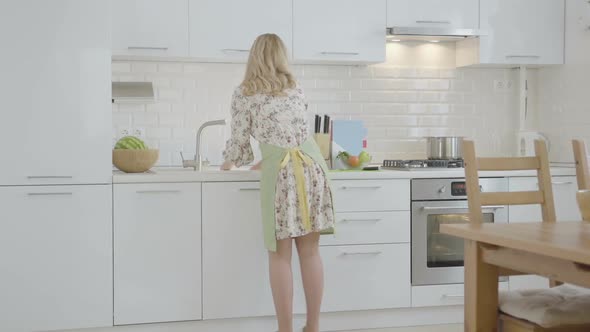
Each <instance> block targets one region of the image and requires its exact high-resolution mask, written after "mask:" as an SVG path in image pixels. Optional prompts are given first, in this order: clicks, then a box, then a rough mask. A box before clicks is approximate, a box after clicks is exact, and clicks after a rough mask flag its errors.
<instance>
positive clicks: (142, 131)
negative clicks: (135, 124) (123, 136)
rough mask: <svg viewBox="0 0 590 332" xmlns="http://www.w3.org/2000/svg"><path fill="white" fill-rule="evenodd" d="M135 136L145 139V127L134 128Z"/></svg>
mask: <svg viewBox="0 0 590 332" xmlns="http://www.w3.org/2000/svg"><path fill="white" fill-rule="evenodd" d="M133 136H135V137H137V138H140V139H145V128H134V129H133Z"/></svg>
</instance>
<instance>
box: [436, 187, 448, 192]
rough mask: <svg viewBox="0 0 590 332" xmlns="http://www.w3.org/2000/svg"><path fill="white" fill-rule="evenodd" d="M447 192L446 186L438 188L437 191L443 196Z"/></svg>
mask: <svg viewBox="0 0 590 332" xmlns="http://www.w3.org/2000/svg"><path fill="white" fill-rule="evenodd" d="M446 192H447V186H442V187H440V189H439V190H438V193H439V194H444V193H446Z"/></svg>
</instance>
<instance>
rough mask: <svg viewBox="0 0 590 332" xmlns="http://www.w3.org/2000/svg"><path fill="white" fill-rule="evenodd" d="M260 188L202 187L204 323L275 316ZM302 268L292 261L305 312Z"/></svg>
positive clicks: (248, 184)
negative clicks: (299, 269)
mask: <svg viewBox="0 0 590 332" xmlns="http://www.w3.org/2000/svg"><path fill="white" fill-rule="evenodd" d="M259 185H260V184H259V183H258V182H233V183H232V182H226V183H204V184H203V319H221V318H236V317H256V316H272V315H274V312H275V311H274V306H273V301H272V293H271V289H270V283H269V276H268V253H267V251H266V249H265V248H264V241H263V233H262V221H261V211H260V191H259ZM293 249H294V250H293V251H294V252H295V248H293ZM298 266H299V265H298V263H297V260H295V259H294V260H293V274H294V280H295V281H294V289H295V291H294V294H295V300H294V308H295V311H296V312H300V313H301V312H304V310H305V305H304V303H305V302H304V300H303V295H302V291H301V277H300V273H299V271H298Z"/></svg>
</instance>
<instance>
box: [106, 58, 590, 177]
mask: <svg viewBox="0 0 590 332" xmlns="http://www.w3.org/2000/svg"><path fill="white" fill-rule="evenodd" d="M390 48H391V47H388V49H390ZM423 49H426V48H423ZM432 51H433V52H435V53H434V54H432V55H430V54H429V58H430V60H428V63H424V65H423V66H421V65H420V61H422V60H421V59H424V58H425V57H424V56H415V58H416V59H409V57H411V56H412V55H416V54H413V53H412V52H414V51H412V49H411V48H406V49H405V50H404V52H403V53H401V54H397V55H396V56H391V54H390V56H388V59H390V62H388V63H386V64H378V65H372V66H357V65H354V66H342V65H338V66H332V65H295V66H293V67H292V70H293V73H294V75H295V76H296V77H297V78H298V79H299V83H300V84H301V86H302V87H303V88H304V90H305V94H306V97H307V100H308V104H309V105H308V112H309V114H310V116H309V119H310V122H311V121H312V120H313V114H321V115H323V114H329V115H330V116H331V117H332V118H333V119H360V120H363V121H364V123H365V126H366V127H367V129H368V139H369V142H368V150H369V152H370V153H371V154H372V155H373V156H374V161H375V162H381V160H383V159H384V158H390V159H391V158H398V159H399V158H404V159H410V158H424V157H425V152H426V151H425V142H424V140H423V139H422V137H423V136H430V135H459V134H460V135H466V136H468V137H473V138H474V139H476V141H477V142H478V143H479V142H480V141H481V142H484V141H486V140H490V137H489V135H492V134H493V135H495V136H494V139H493V140H491V141H492V142H487V143H482V144H478V151H481V153H482V154H486V155H509V154H511V153H512V152H513V150H514V149H512V145H513V143H514V137H515V133H516V130H517V128H516V127H515V121H516V119H517V117H518V98H517V97H518V95H517V93H516V88H515V89H514V91H509V92H505V93H496V92H495V91H494V85H493V80H494V79H511V80H514V84H517V83H518V76H517V75H516V74H515V72H514V71H513V70H511V69H497V68H467V69H455V68H448V65H447V63H448V62H449V61H448V60H449V59H451V58H454V53H452V54H451V53H450V52H454V51H453V50H452V48H450V47H441V48H435V49H433V50H432ZM415 52H417V51H415ZM436 52H439V53H436ZM438 55H440V58H441V59H442V60H441V62H440V63H441V67H440V68H439V67H436V66H435V65H436V64H435V63H433V62H432V61H433V60H432V57H435V58H436V56H438ZM396 57H397V59H399V57H402V58H403V57H406V58H404V59H401V60H399V62H398V61H397V60H396ZM408 64H411V66H408ZM445 66H447V67H445ZM244 69H245V65H244V64H223V63H184V62H168V61H166V62H155V61H154V62H150V61H116V62H114V63H113V80H120V79H123V80H139V81H142V80H145V81H149V82H153V83H154V87H155V90H156V97H157V102H155V103H148V104H115V105H113V128H115V129H116V128H129V127H132V126H140V127H144V128H145V129H146V142H147V143H148V144H149V145H150V146H153V147H155V148H159V149H160V153H161V158H160V161H159V162H158V164H159V165H166V166H169V165H171V166H173V165H175V166H178V165H180V164H181V161H180V157H179V155H178V151H180V150H184V151H187V153H188V152H190V153H194V144H195V143H194V140H195V135H196V130H197V128H198V127H199V126H200V125H201V124H203V122H205V121H208V120H213V119H219V118H229V116H230V109H229V107H230V101H231V95H232V93H233V91H234V88H235V87H236V86H237V85H239V84H240V82H241V80H242V78H243V73H244ZM544 91H545V94H546V95H547V97H545V99H548V98H549V96H551V94H553V95H556V92H554V91H552V90H550V89H545V90H544ZM560 107H561V108H559V107H556V108H555V109H565V107H564V106H560ZM548 109H549V111H547V112H546V113H549V115H548V117H550V116H552V117H553V118H555V121H554V123H558V122H559V121H561V122H563V123H565V122H566V121H565V120H563V116H562V115H560V114H559V113H558V111H552V110H553V108H549V107H548ZM571 109H574V108H571ZM578 109H584V108H578ZM585 110H587V109H585ZM552 112H554V113H555V115H553V114H554V113H552ZM576 112H581V111H576ZM561 122H559V123H561ZM578 123H582V121H578ZM310 126H311V123H310ZM567 126H568V128H572V129H571V130H572V132H573V128H574V127H576V125H575V124H571V123H570V124H567ZM577 127H580V129H578V131H579V132H580V133H584V131H583V129H582V128H584V126H583V125H577ZM577 127H576V128H577ZM499 128H500V129H499ZM114 132H115V133H116V130H114ZM228 135H229V125H228V126H226V128H216V129H215V130H214V129H211V130H208V131H207V133H206V136H207V137H206V139H205V141H206V144H204V147H203V153H204V155H205V156H206V157H207V158H209V160H211V162H213V163H218V162H220V161H221V152H222V150H223V146H224V143H225V140H226V139H227V137H228ZM553 135H554V136H555V134H553ZM589 136H590V135H589ZM562 145H563V144H562ZM191 157H192V156H191Z"/></svg>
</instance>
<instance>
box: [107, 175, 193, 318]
mask: <svg viewBox="0 0 590 332" xmlns="http://www.w3.org/2000/svg"><path fill="white" fill-rule="evenodd" d="M113 195H114V323H115V325H125V324H141V323H154V322H169V321H187V320H199V319H201V299H202V298H201V184H200V183H174V184H117V185H115V186H114V194H113Z"/></svg>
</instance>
